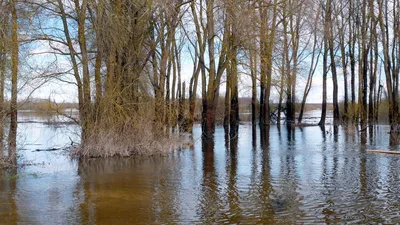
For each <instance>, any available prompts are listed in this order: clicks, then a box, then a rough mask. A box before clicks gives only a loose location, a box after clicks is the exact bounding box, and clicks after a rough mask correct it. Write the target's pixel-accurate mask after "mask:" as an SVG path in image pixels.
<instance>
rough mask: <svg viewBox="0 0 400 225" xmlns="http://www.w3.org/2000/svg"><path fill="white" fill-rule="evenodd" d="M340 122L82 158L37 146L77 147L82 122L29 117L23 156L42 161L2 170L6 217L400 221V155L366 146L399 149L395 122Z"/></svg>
mask: <svg viewBox="0 0 400 225" xmlns="http://www.w3.org/2000/svg"><path fill="white" fill-rule="evenodd" d="M27 121H28V122H27ZM29 121H30V122H29ZM332 130H333V128H332V127H330V126H327V127H326V130H321V128H320V127H304V128H299V127H296V128H294V129H290V128H289V129H288V128H286V127H285V126H282V127H281V128H280V129H279V128H278V127H277V126H271V128H270V129H267V130H260V129H259V128H258V127H256V128H253V127H252V126H251V125H240V127H239V135H238V136H237V138H235V137H233V138H230V137H229V135H225V132H224V129H223V128H222V127H217V129H216V133H215V138H214V140H211V141H202V140H201V138H200V136H201V130H200V127H196V128H195V129H194V135H193V140H194V146H193V147H192V148H189V149H181V150H177V151H174V152H173V153H171V154H169V155H167V156H156V157H136V158H113V159H91V160H81V161H78V160H73V159H70V157H69V156H68V154H69V153H68V151H66V150H59V151H49V152H47V151H36V150H37V149H39V150H41V149H46V148H49V147H60V148H62V147H64V146H68V145H69V144H70V142H71V140H72V141H73V140H76V138H77V136H79V135H78V134H79V129H78V127H76V126H74V125H70V124H69V125H68V124H61V125H57V126H53V125H47V124H43V123H34V122H32V120H29V119H28V120H26V121H25V122H24V123H21V124H19V134H20V136H19V140H21V141H20V146H22V147H21V148H22V149H21V150H20V151H19V159H18V160H19V162H20V163H23V162H30V163H33V165H30V166H24V167H22V168H19V169H14V170H7V171H4V170H3V171H1V170H0V224H200V223H201V224H214V223H218V224H293V223H397V222H400V183H399V182H400V169H399V168H400V155H384V154H376V153H368V152H366V150H367V149H380V150H388V149H390V150H398V149H397V147H396V146H395V147H393V146H392V147H390V146H391V144H393V143H391V142H390V140H389V139H390V138H389V135H388V133H387V132H388V130H389V127H388V126H376V127H374V128H373V129H371V130H368V134H367V135H365V136H363V135H360V133H359V132H357V131H354V130H348V129H344V128H341V127H340V128H339V132H338V134H337V135H335V134H333V132H332ZM74 138H75V139H74ZM361 142H365V144H361Z"/></svg>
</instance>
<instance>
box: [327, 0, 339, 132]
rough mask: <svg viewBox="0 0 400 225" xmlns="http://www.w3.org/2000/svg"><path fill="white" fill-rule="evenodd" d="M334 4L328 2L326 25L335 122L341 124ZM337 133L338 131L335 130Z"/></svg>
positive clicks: (335, 124)
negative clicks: (334, 35)
mask: <svg viewBox="0 0 400 225" xmlns="http://www.w3.org/2000/svg"><path fill="white" fill-rule="evenodd" d="M331 8H332V5H331V1H330V0H328V2H327V12H326V15H325V16H326V22H327V24H326V26H328V35H329V36H328V42H329V53H330V58H331V71H332V81H333V124H334V126H337V125H339V123H340V116H339V102H338V81H337V73H336V62H335V51H334V43H333V27H332V9H331ZM335 133H336V132H335Z"/></svg>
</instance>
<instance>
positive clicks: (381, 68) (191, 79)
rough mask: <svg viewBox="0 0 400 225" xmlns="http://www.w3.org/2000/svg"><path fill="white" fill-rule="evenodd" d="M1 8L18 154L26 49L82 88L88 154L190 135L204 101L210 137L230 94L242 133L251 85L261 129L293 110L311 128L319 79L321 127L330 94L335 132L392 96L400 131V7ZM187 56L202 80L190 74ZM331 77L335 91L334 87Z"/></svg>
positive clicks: (108, 4) (314, 0) (22, 4)
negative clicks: (97, 143)
mask: <svg viewBox="0 0 400 225" xmlns="http://www.w3.org/2000/svg"><path fill="white" fill-rule="evenodd" d="M0 3H1V4H0V7H1V8H0V10H1V12H2V13H1V17H0V20H1V29H0V31H1V32H0V59H1V61H0V72H1V76H0V101H1V102H2V103H4V102H5V101H6V99H5V97H4V93H5V80H6V79H8V78H7V77H8V76H6V75H7V74H10V76H9V77H10V78H11V79H10V80H11V82H10V83H11V95H10V100H11V101H10V107H9V108H7V109H6V108H4V105H5V104H0V105H1V108H0V111H1V114H2V115H1V117H2V118H5V117H6V116H7V115H10V117H11V129H10V134H9V137H8V139H9V140H10V141H9V145H8V146H9V148H10V150H11V149H15V148H16V145H15V139H16V125H17V123H16V117H17V113H16V112H17V83H18V82H17V80H18V43H19V42H24V43H31V44H33V43H41V44H42V46H43V45H45V46H46V49H44V50H43V54H46V55H49V54H50V55H52V56H53V57H54V59H56V61H57V62H58V66H57V67H56V69H54V70H57V71H52V72H53V74H57V77H55V79H58V80H60V81H63V82H67V83H73V84H75V85H76V88H77V93H78V95H77V96H76V97H75V96H74V97H72V98H76V99H77V100H78V103H79V119H78V120H77V122H78V123H79V124H80V125H81V127H82V135H81V136H82V146H83V148H85V144H86V143H88V142H90V140H91V139H95V140H97V138H99V137H98V135H99V134H104V132H116V133H132V132H140V129H144V128H143V127H141V125H143V123H151V124H152V127H153V128H152V132H158V133H161V134H162V135H164V136H165V135H166V136H168V135H169V134H170V132H171V131H174V130H175V128H176V127H179V128H180V130H183V131H191V129H192V127H193V124H194V122H195V118H196V111H197V110H196V106H197V104H196V103H197V102H198V101H197V99H201V107H200V109H198V110H200V111H201V124H202V130H203V134H204V136H205V137H211V136H212V135H213V132H214V128H215V124H216V112H217V107H218V100H219V98H220V95H221V94H224V95H225V105H224V106H225V110H224V112H225V115H224V121H223V124H224V125H225V126H226V127H230V128H231V132H232V133H236V131H237V126H238V123H239V91H240V87H243V86H250V88H251V90H252V91H251V95H252V102H251V111H252V122H253V124H256V123H257V121H256V120H257V118H259V124H260V125H262V126H268V125H270V124H271V123H272V122H277V123H278V124H279V123H281V114H282V113H284V114H285V115H286V117H285V118H286V119H285V120H286V123H287V124H288V125H295V124H296V112H298V111H299V112H300V113H299V116H298V118H297V119H298V121H297V123H302V119H303V115H304V111H305V105H306V102H307V96H308V95H309V93H310V91H311V89H312V86H313V78H314V76H315V75H316V74H318V75H321V76H322V78H323V79H322V81H323V85H322V86H323V91H322V99H321V101H322V114H321V121H320V122H319V124H320V125H324V124H325V119H326V111H327V101H328V98H327V92H328V91H332V96H333V99H332V100H333V112H334V124H335V125H339V124H341V123H353V124H357V123H360V124H361V127H362V129H364V128H366V126H367V122H369V123H374V122H376V121H377V118H378V115H377V114H378V108H379V105H380V101H381V98H382V97H385V98H386V99H387V100H388V102H389V119H390V124H391V125H392V131H397V130H398V129H399V127H398V126H399V122H400V121H399V120H400V115H399V107H398V104H399V103H398V91H399V90H398V86H399V85H398V83H399V79H398V75H399V70H400V19H399V18H400V17H399V15H398V13H399V12H400V1H399V0H377V1H372V0H356V1H352V0H187V1H186V0H171V1H162V0H136V1H131V0H115V1H108V0H68V1H62V0H56V1H54V0H43V1H36V0H28V1H17V0H2V1H1V2H0ZM22 9H23V10H24V11H27V10H30V11H31V12H33V13H31V14H30V15H31V16H32V18H30V19H29V21H30V24H31V26H30V27H31V28H26V27H24V29H28V30H27V31H24V32H23V33H24V35H23V37H20V38H18V34H19V33H22V31H21V29H18V25H19V22H20V20H19V19H18V16H19V14H21V16H23V15H22V14H23V13H22V11H23V10H22ZM188 60H191V61H192V65H193V70H192V71H193V72H192V73H191V74H182V71H183V68H182V67H183V63H184V62H186V64H187V61H188ZM8 70H9V71H10V72H9V71H8ZM381 75H382V77H381ZM328 77H331V78H332V85H333V90H328V89H327V82H330V81H328ZM340 78H343V84H339V81H340V80H341V79H340ZM357 80H358V82H357ZM240 81H243V82H242V83H241V82H240ZM186 82H187V83H186ZM383 82H384V83H383ZM383 84H385V85H383ZM222 85H224V86H225V90H220V87H221V86H222ZM341 85H343V90H344V93H339V86H341ZM303 88H304V89H303ZM300 89H301V90H300ZM383 94H386V95H385V96H383ZM342 97H343V108H344V109H343V110H342V111H340V110H339V101H340V99H341V98H342ZM356 98H357V99H356ZM297 102H299V103H301V104H300V105H299V106H300V108H296V107H298V105H297V104H296V103H297ZM275 116H276V118H275ZM273 117H274V118H273ZM273 119H274V121H273ZM275 120H276V121H275ZM2 121H3V120H2ZM147 128H148V127H146V129H147ZM0 136H1V138H3V134H2V132H1V133H0ZM12 151H15V150H12Z"/></svg>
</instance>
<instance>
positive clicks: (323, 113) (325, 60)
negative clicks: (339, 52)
mask: <svg viewBox="0 0 400 225" xmlns="http://www.w3.org/2000/svg"><path fill="white" fill-rule="evenodd" d="M322 61H323V62H322V63H323V64H322V65H323V69H322V70H323V71H322V110H321V120H320V121H319V123H318V125H320V126H325V120H326V97H327V95H326V79H327V76H328V41H327V40H326V39H325V38H324V55H323V60H322Z"/></svg>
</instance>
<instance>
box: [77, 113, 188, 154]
mask: <svg viewBox="0 0 400 225" xmlns="http://www.w3.org/2000/svg"><path fill="white" fill-rule="evenodd" d="M181 144H182V139H181V138H180V137H179V134H176V133H172V134H166V132H165V130H163V128H160V127H159V126H157V125H155V124H154V123H153V122H151V121H149V120H146V119H143V120H140V121H135V122H133V121H128V122H125V123H124V124H123V126H116V127H115V128H109V129H103V128H96V132H93V133H92V135H90V136H89V138H88V140H86V142H85V145H84V146H82V147H76V148H74V149H73V150H72V151H71V153H72V155H73V156H77V157H90V158H98V157H102V158H107V157H113V156H121V157H128V156H132V155H157V154H166V153H169V152H171V151H172V150H174V149H177V147H179V146H180V145H181Z"/></svg>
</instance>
